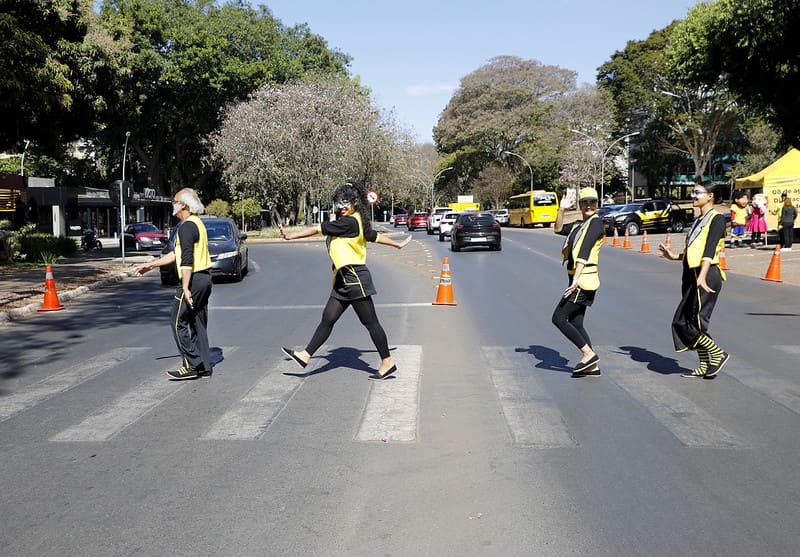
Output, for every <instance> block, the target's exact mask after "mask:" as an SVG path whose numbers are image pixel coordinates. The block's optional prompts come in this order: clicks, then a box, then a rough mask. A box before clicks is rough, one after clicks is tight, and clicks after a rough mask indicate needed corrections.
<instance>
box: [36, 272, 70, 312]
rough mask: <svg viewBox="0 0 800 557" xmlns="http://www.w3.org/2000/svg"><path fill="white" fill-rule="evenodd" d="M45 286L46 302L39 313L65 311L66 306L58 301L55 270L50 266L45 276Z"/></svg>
mask: <svg viewBox="0 0 800 557" xmlns="http://www.w3.org/2000/svg"><path fill="white" fill-rule="evenodd" d="M44 286H45V288H46V289H47V290H45V293H44V302H42V307H40V308H39V311H58V310H60V309H64V306H62V305H61V303H60V302H59V301H58V292H56V281H55V279H54V278H53V269H51V268H50V265H48V266H47V269H46V272H45V275H44Z"/></svg>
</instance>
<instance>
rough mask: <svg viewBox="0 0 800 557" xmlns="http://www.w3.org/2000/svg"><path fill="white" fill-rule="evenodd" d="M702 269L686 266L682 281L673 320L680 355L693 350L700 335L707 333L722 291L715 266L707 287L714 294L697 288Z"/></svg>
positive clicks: (674, 336)
mask: <svg viewBox="0 0 800 557" xmlns="http://www.w3.org/2000/svg"><path fill="white" fill-rule="evenodd" d="M699 272H700V269H690V268H689V267H687V266H686V265H685V264H684V266H683V276H682V279H681V302H680V303H679V304H678V308H677V309H676V310H675V315H674V316H673V318H672V341H673V343H674V344H675V350H677V351H679V352H681V351H683V350H687V349H694V347H695V345H696V344H697V340H698V339H699V338H700V333H706V334H708V325H709V323H710V322H711V314H712V313H713V312H714V306H715V305H716V304H717V298H718V297H719V293H720V292H721V291H722V274H721V273H720V270H719V267H717V266H716V265H712V266H711V268H710V269H709V270H708V274H707V275H706V284H708V286H709V288H711V290H714V292H706V291H705V290H703V289H702V288H700V287H699V286H697V275H698V274H699Z"/></svg>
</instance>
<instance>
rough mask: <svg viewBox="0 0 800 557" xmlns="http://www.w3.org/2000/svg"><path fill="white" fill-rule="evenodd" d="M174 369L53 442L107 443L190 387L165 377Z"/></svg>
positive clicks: (231, 349) (226, 349)
mask: <svg viewBox="0 0 800 557" xmlns="http://www.w3.org/2000/svg"><path fill="white" fill-rule="evenodd" d="M237 348H238V346H224V347H222V353H223V354H225V355H230V354H232V353H233V352H235V351H236V349H237ZM174 368H175V366H170V367H169V368H166V369H164V370H162V371H160V372H158V373H157V374H156V375H155V376H153V377H151V378H149V379H148V380H146V381H145V382H143V383H140V384H139V385H137V386H136V387H134V388H133V389H131V390H130V391H128V392H127V393H125V394H123V395H122V396H120V397H119V398H117V399H116V400H115V401H114V402H112V403H111V404H108V405H106V406H104V407H103V408H101V409H100V410H99V411H97V412H95V413H94V414H92V415H90V416H89V417H87V418H86V419H85V420H83V421H82V422H80V423H79V424H76V425H74V426H72V427H69V428H67V429H65V430H64V431H61V432H59V433H57V434H56V435H54V436H53V437H51V438H50V440H51V441H63V442H78V441H95V442H97V441H108V440H109V439H111V438H112V437H114V436H115V435H117V434H118V433H119V432H121V431H122V430H124V429H125V428H127V427H128V426H130V425H132V424H134V423H135V422H136V421H138V420H139V419H141V418H142V417H143V416H145V415H146V414H147V413H148V412H150V411H151V410H152V409H153V408H155V407H156V406H158V405H159V404H161V403H162V402H165V401H166V400H167V399H168V398H170V397H171V396H173V395H174V394H175V393H177V392H179V391H180V390H182V389H183V388H184V387H186V386H187V385H188V384H189V382H187V381H169V380H168V378H167V377H166V376H165V374H166V372H167V371H168V370H170V369H174Z"/></svg>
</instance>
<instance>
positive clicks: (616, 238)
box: [611, 226, 620, 248]
mask: <svg viewBox="0 0 800 557" xmlns="http://www.w3.org/2000/svg"><path fill="white" fill-rule="evenodd" d="M619 246H620V243H619V231H618V230H617V227H616V226H615V227H614V239H613V240H612V241H611V247H612V248H618V247H619Z"/></svg>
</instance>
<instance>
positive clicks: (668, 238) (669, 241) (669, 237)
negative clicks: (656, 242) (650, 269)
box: [658, 232, 672, 257]
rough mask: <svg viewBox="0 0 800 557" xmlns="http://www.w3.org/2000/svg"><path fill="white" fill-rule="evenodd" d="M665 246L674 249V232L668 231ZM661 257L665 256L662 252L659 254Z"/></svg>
mask: <svg viewBox="0 0 800 557" xmlns="http://www.w3.org/2000/svg"><path fill="white" fill-rule="evenodd" d="M664 247H665V248H667V249H672V234H670V233H669V232H667V239H666V240H664ZM658 256H659V257H664V256H663V255H661V254H660V253H659V254H658Z"/></svg>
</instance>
